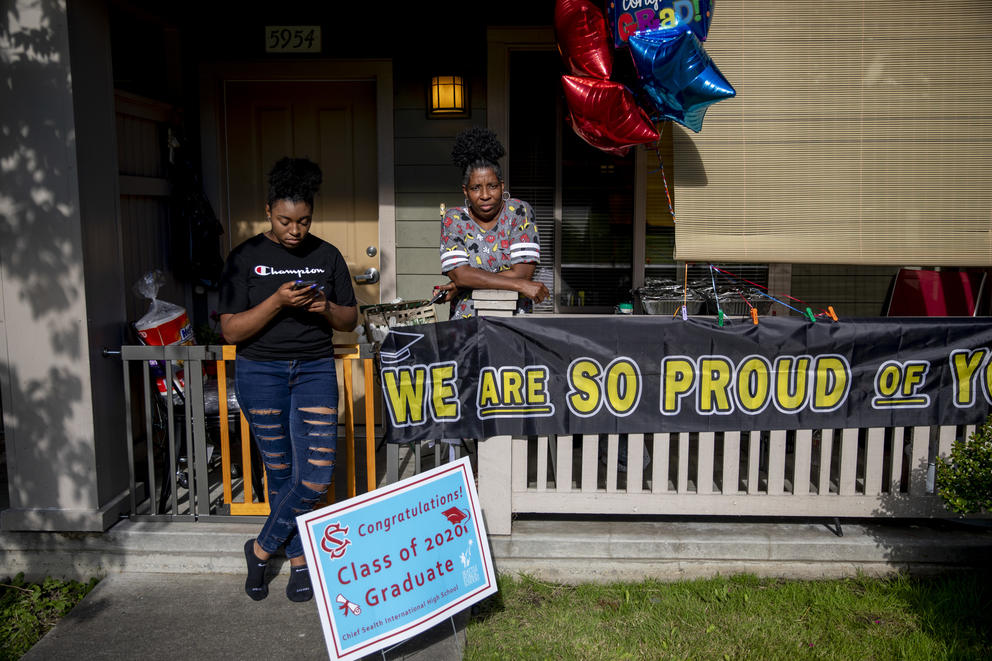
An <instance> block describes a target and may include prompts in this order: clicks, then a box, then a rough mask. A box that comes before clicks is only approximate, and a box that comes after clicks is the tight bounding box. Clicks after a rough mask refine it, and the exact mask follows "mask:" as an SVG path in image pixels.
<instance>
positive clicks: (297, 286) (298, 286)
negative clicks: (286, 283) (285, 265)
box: [293, 280, 317, 289]
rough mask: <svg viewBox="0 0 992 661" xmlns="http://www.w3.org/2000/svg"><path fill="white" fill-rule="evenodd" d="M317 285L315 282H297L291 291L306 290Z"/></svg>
mask: <svg viewBox="0 0 992 661" xmlns="http://www.w3.org/2000/svg"><path fill="white" fill-rule="evenodd" d="M315 284H317V281H316V280H298V281H296V283H295V284H294V285H293V289H308V288H310V287H313V286H314V285H315Z"/></svg>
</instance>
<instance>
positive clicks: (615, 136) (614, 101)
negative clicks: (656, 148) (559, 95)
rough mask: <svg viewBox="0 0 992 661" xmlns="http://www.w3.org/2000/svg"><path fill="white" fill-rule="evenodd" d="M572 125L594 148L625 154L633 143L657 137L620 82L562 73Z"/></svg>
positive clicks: (652, 126)
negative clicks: (563, 74)
mask: <svg viewBox="0 0 992 661" xmlns="http://www.w3.org/2000/svg"><path fill="white" fill-rule="evenodd" d="M561 80H562V84H563V86H564V88H565V100H566V101H567V102H568V109H569V111H570V113H571V123H572V129H573V130H574V131H575V133H576V134H577V135H578V136H579V137H580V138H582V139H583V140H585V141H586V142H588V143H589V144H590V145H592V146H593V147H596V148H597V149H602V150H603V151H606V152H610V153H611V154H617V155H620V156H622V155H624V154H626V153H627V151H628V150H629V149H630V148H631V147H632V146H634V145H640V144H645V143H649V142H654V141H656V140H657V139H658V131H657V130H656V129H655V127H654V124H653V123H652V121H651V118H649V117H648V115H647V113H645V112H644V110H642V109H641V107H640V106H638V105H637V102H636V101H635V100H634V96H633V94H631V93H630V90H628V89H627V88H626V87H624V86H623V85H621V84H620V83H616V82H613V81H610V80H598V79H596V78H580V77H578V76H562V77H561Z"/></svg>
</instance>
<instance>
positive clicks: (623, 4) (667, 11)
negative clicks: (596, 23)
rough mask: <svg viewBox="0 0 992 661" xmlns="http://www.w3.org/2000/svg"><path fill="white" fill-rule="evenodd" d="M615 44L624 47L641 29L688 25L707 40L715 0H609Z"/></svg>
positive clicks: (697, 36) (697, 35) (701, 39)
mask: <svg viewBox="0 0 992 661" xmlns="http://www.w3.org/2000/svg"><path fill="white" fill-rule="evenodd" d="M609 9H610V26H611V27H612V31H613V45H614V46H616V47H617V48H623V47H624V46H626V45H627V41H628V40H629V39H630V38H631V37H632V36H633V35H635V34H637V33H639V32H646V31H648V30H657V29H659V28H674V27H676V26H679V25H681V26H685V27H688V28H689V29H691V30H692V32H693V33H694V34H695V35H696V38H697V39H699V40H700V41H706V35H707V34H708V33H709V31H710V21H711V20H712V19H713V0H610V2H609Z"/></svg>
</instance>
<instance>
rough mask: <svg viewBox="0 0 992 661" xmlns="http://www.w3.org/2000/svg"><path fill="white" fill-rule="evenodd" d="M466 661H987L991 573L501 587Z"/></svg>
mask: <svg viewBox="0 0 992 661" xmlns="http://www.w3.org/2000/svg"><path fill="white" fill-rule="evenodd" d="M480 606H481V607H480V608H478V609H476V610H477V613H476V615H474V616H473V618H472V620H471V622H470V624H469V628H468V646H467V649H466V653H465V659H468V660H472V659H554V660H558V659H595V660H597V661H599V660H601V659H755V660H761V661H767V660H770V659H783V660H792V659H838V660H840V659H843V660H845V661H847V660H863V659H920V660H926V661H931V660H935V659H992V613H990V607H992V576H990V575H989V574H976V573H969V574H963V573H962V574H954V575H947V576H942V577H937V578H927V579H922V578H921V579H915V578H908V577H905V576H897V577H891V578H868V577H859V578H852V579H844V580H831V581H785V580H774V579H759V578H755V577H753V576H735V577H731V578H714V579H704V580H695V581H685V582H680V583H659V582H655V581H646V582H644V583H628V584H614V585H580V586H565V585H555V584H548V583H543V582H540V581H536V580H533V579H529V578H526V577H525V578H521V579H517V580H511V579H502V580H501V581H500V591H499V593H498V594H497V595H495V596H494V597H493V598H491V599H489V600H488V601H486V602H484V603H483V604H481V605H480Z"/></svg>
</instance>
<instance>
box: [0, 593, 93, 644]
mask: <svg viewBox="0 0 992 661" xmlns="http://www.w3.org/2000/svg"><path fill="white" fill-rule="evenodd" d="M96 583H97V579H95V578H94V579H92V580H90V581H89V583H79V582H77V581H60V580H57V579H54V578H46V579H45V581H44V582H43V583H41V584H38V583H26V582H25V581H24V574H18V575H17V576H16V577H14V579H13V580H8V581H6V582H2V583H0V661H7V660H8V659H19V658H20V657H21V656H22V655H23V654H24V653H25V652H27V651H28V650H29V649H30V648H31V646H32V645H34V644H35V643H36V642H38V639H40V638H41V637H42V636H44V635H45V633H46V632H47V631H48V630H49V629H51V628H52V627H53V626H55V623H56V622H58V621H59V619H60V618H61V617H62V616H64V615H65V614H66V613H68V612H69V611H70V610H72V607H73V606H75V605H76V604H77V603H78V602H79V600H80V599H82V598H83V597H84V596H86V593H87V592H89V591H90V590H92V589H93V586H95V585H96Z"/></svg>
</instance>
